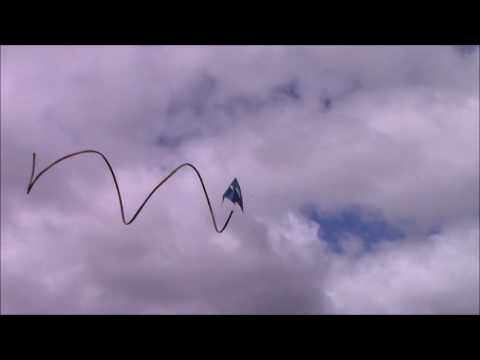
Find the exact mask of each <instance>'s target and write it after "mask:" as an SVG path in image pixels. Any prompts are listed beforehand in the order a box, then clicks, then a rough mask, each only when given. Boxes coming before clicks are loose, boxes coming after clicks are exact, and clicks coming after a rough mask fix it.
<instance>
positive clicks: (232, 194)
mask: <svg viewBox="0 0 480 360" xmlns="http://www.w3.org/2000/svg"><path fill="white" fill-rule="evenodd" d="M88 153H92V154H96V155H99V156H100V157H101V158H102V159H103V160H104V161H105V163H106V164H107V167H108V169H109V170H110V173H111V174H112V177H113V182H114V184H115V188H116V189H117V195H118V201H119V203H120V212H121V215H122V221H123V223H124V224H125V225H130V224H131V223H132V222H133V221H134V220H135V219H136V217H137V216H138V214H139V213H140V211H142V209H143V207H144V206H145V204H146V203H147V201H148V200H149V199H150V198H151V197H152V195H153V194H154V193H155V191H157V189H158V188H159V187H160V186H162V185H163V184H164V183H165V182H166V181H167V180H168V179H170V178H171V177H172V176H173V175H174V174H175V173H176V172H177V171H178V170H180V169H181V168H183V167H189V168H191V169H193V171H194V172H195V174H196V175H197V177H198V179H199V180H200V184H201V185H202V189H203V192H204V194H205V198H206V200H207V205H208V209H209V210H210V215H211V216H212V222H213V226H214V228H215V230H216V231H217V232H218V233H222V232H223V231H224V230H225V228H226V227H227V225H228V223H229V222H230V219H231V217H232V215H233V210H231V211H230V214H229V215H228V217H227V220H226V221H225V224H224V225H223V227H222V228H221V229H218V227H217V222H216V220H215V215H214V214H213V209H212V205H211V203H210V198H209V197H208V193H207V189H206V188H205V184H204V182H203V179H202V176H201V175H200V172H199V171H198V170H197V168H196V167H195V166H193V165H192V164H190V163H184V164H181V165H179V166H177V167H176V168H175V169H174V170H173V171H171V172H170V174H168V175H167V176H166V177H165V178H164V179H163V180H162V181H160V182H159V183H158V185H157V186H155V187H154V188H153V190H152V191H151V192H150V194H149V195H148V196H147V198H146V199H145V200H144V201H143V203H142V204H141V205H140V207H139V208H138V210H137V211H136V212H135V214H134V215H133V217H132V218H131V219H130V220H129V221H127V220H126V219H125V212H124V209H123V200H122V195H121V193H120V187H119V186H118V181H117V177H116V176H115V173H114V171H113V168H112V166H111V165H110V163H109V161H108V160H107V158H106V157H105V155H103V154H102V153H101V152H100V151H97V150H82V151H78V152H75V153H73V154H68V155H65V156H63V157H61V158H60V159H58V160H55V161H54V162H53V163H51V164H50V165H48V166H47V167H46V168H45V169H43V170H42V171H40V172H39V173H38V175H36V176H35V159H36V155H35V153H33V163H32V174H31V176H30V180H29V182H28V186H27V194H30V191H31V190H32V187H33V185H34V184H35V183H36V182H37V180H38V179H39V178H40V176H42V175H43V174H44V173H45V172H46V171H47V170H49V169H50V168H51V167H53V166H54V165H56V164H58V163H59V162H61V161H63V160H66V159H68V158H70V157H73V156H77V155H80V154H88ZM225 197H227V198H228V199H230V200H231V201H232V202H233V203H234V204H235V203H237V204H239V205H240V207H241V209H242V212H243V199H242V193H241V191H240V184H239V183H238V181H237V179H236V178H235V179H234V180H233V182H232V184H231V185H230V187H229V188H228V189H227V191H226V192H225V194H224V195H223V199H225ZM222 202H223V200H222Z"/></svg>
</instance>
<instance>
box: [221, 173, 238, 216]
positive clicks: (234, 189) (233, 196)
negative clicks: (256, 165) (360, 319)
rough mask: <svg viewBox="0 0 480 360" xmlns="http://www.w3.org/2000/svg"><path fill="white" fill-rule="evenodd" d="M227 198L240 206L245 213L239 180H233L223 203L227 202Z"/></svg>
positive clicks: (224, 195)
mask: <svg viewBox="0 0 480 360" xmlns="http://www.w3.org/2000/svg"><path fill="white" fill-rule="evenodd" d="M225 198H227V199H229V200H230V201H231V202H232V203H234V204H238V205H239V206H240V208H241V209H242V212H243V198H242V191H241V190H240V184H239V183H238V180H237V178H235V179H233V181H232V183H231V184H230V186H229V187H228V189H227V191H225V193H224V194H223V198H222V201H223V200H225Z"/></svg>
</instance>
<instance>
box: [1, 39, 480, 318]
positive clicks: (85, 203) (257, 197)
mask: <svg viewBox="0 0 480 360" xmlns="http://www.w3.org/2000/svg"><path fill="white" fill-rule="evenodd" d="M1 130H2V132H1V141H2V142H1V195H2V198H1V225H2V226H1V311H2V313H22V314H23V313H121V314H123V313H132V314H150V313H215V314H217V313H235V314H244V313H253V314H259V313H260V314H265V313H267V314H277V313H287V314H293V313H301V314H309V313H318V314H322V313H340V314H352V313H353V314H365V313H366V314H372V313H373V314H377V313H381V314H413V313H421V314H437V313H438V314H450V313H455V314H478V313H479V223H478V216H479V187H478V182H479V170H478V168H479V50H478V47H474V48H457V47H449V46H445V47H439V46H415V47H403V46H402V47H398V46H396V47H393V46H392V47H378V46H377V47H367V46H365V47H363V46H362V47H359V46H352V47H330V46H318V47H294V46H289V47H276V46H269V47H239V46H231V47H228V46H226V47H219V46H215V47H182V46H177V47H155V46H149V47H114V46H109V47H83V46H81V47H72V46H69V47H61V46H55V47H2V49H1ZM84 149H96V150H99V151H101V152H103V153H104V154H106V156H107V157H108V158H109V160H110V162H111V163H112V166H113V168H114V169H115V171H116V173H117V176H118V180H119V183H120V187H121V191H122V195H123V198H124V204H125V210H126V215H127V218H130V217H131V216H132V215H133V213H134V212H135V211H136V210H137V208H138V206H139V205H140V203H141V202H142V201H143V199H144V198H145V196H146V195H147V194H148V193H149V192H150V191H151V189H152V188H153V187H154V186H155V185H156V184H157V183H158V181H159V180H160V179H162V178H163V177H164V176H165V175H166V174H167V173H168V172H169V171H171V170H172V169H173V168H174V167H176V166H177V165H179V164H180V163H183V162H191V163H193V164H195V166H197V168H198V169H199V170H200V172H201V174H202V177H203V178H204V180H205V182H206V186H207V190H208V192H209V195H210V197H211V200H212V202H213V204H212V205H213V206H214V209H215V213H216V216H217V218H218V222H219V223H222V224H223V221H224V219H225V217H226V216H227V215H228V210H229V209H230V207H231V206H230V205H229V204H227V203H225V204H222V202H221V196H222V194H223V192H224V191H225V189H226V188H227V186H228V185H229V184H230V182H231V180H232V179H233V178H234V177H237V178H238V180H239V182H240V185H241V187H242V192H243V197H244V204H245V213H244V214H242V212H241V211H239V209H238V208H236V209H235V214H234V216H233V218H232V220H231V223H230V225H229V227H228V228H227V230H226V231H225V232H224V233H222V234H217V233H216V232H215V231H214V229H213V227H212V224H211V220H210V215H209V212H208V208H207V205H206V202H205V199H204V197H203V193H202V192H201V187H200V184H199V182H198V179H197V178H196V176H195V174H194V173H193V172H192V171H190V170H189V169H184V170H182V171H180V172H179V173H178V174H177V175H175V177H174V178H173V179H172V180H170V181H169V182H167V183H166V184H165V185H164V186H163V187H162V188H160V189H159V191H158V192H156V193H155V195H154V197H153V198H152V200H151V201H150V202H149V203H148V204H147V206H146V207H145V209H144V210H143V211H142V213H141V214H140V216H139V217H138V218H137V220H136V221H135V222H134V223H133V224H132V225H130V226H125V225H124V224H123V223H122V222H121V217H120V209H119V206H118V200H117V197H116V193H115V190H114V187H113V181H112V178H111V176H110V174H109V173H108V170H107V168H106V166H105V164H104V163H103V161H102V160H101V159H100V158H99V157H97V156H95V155H93V154H88V155H82V156H79V157H76V158H73V159H69V160H67V161H65V162H63V163H61V164H60V165H58V166H57V167H55V168H53V169H52V170H51V171H50V172H48V173H47V174H46V175H45V176H44V177H42V178H41V179H40V180H39V181H38V182H37V183H36V184H35V187H34V188H33V190H32V192H31V194H30V195H26V186H27V182H28V179H29V176H30V171H31V161H32V152H36V154H37V172H38V171H39V170H41V169H43V168H44V167H45V166H46V165H48V164H49V163H50V162H52V161H53V160H56V159H57V158H59V157H61V156H63V155H66V154H68V153H71V152H75V151H79V150H84ZM348 211H355V213H356V214H359V215H358V217H359V218H360V219H361V220H359V221H361V222H362V224H363V225H364V227H365V228H366V229H367V230H368V226H369V225H368V224H371V223H372V221H376V222H382V223H383V224H386V225H385V226H389V227H394V228H396V229H399V234H401V236H397V237H396V238H395V239H393V238H389V237H388V236H387V234H386V233H385V234H383V235H382V234H380V235H378V234H377V236H376V239H375V241H372V239H373V238H371V237H370V238H369V236H368V235H365V232H364V233H360V232H358V231H356V230H354V229H353V227H350V226H349V225H348V223H346V224H345V225H344V226H343V227H339V228H338V229H336V230H335V233H336V238H337V241H336V244H334V245H336V246H332V241H331V239H330V238H327V237H326V235H325V234H326V233H327V230H328V229H327V223H326V222H324V221H322V219H324V218H325V217H328V218H333V219H336V218H340V216H341V214H343V213H345V212H348ZM314 213H315V214H316V215H315V216H313V215H312V214H314ZM330 232H331V231H330ZM337 235H338V236H337Z"/></svg>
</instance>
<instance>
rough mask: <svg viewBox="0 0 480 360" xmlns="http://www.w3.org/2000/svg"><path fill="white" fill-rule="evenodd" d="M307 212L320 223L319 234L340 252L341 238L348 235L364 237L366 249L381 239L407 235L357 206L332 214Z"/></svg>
mask: <svg viewBox="0 0 480 360" xmlns="http://www.w3.org/2000/svg"><path fill="white" fill-rule="evenodd" d="M305 214H306V216H307V217H308V218H309V219H310V220H313V221H315V222H317V223H318V224H319V225H320V229H319V234H318V236H319V237H321V238H322V239H324V240H325V241H327V243H328V244H329V246H330V247H331V249H332V250H333V251H335V252H338V253H342V252H343V251H342V247H341V245H340V242H339V240H340V238H341V237H343V236H346V235H353V236H355V237H358V238H360V239H362V240H363V241H364V246H365V248H366V250H369V249H370V248H371V247H372V246H373V245H374V244H375V243H378V242H379V241H385V240H386V241H392V240H398V239H400V238H402V237H404V236H405V234H404V232H403V231H402V229H401V228H400V227H398V226H395V225H393V224H389V223H387V222H385V221H384V220H383V219H382V218H380V217H374V216H371V215H369V216H366V215H365V214H363V213H362V211H361V210H359V209H355V208H349V209H345V210H342V211H340V212H337V213H332V214H327V213H321V212H320V211H319V210H318V209H316V208H310V209H308V210H306V211H305Z"/></svg>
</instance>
